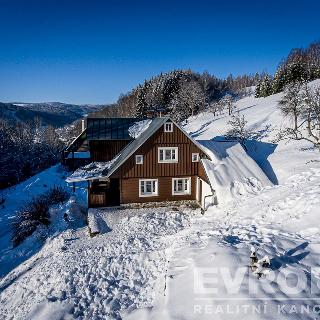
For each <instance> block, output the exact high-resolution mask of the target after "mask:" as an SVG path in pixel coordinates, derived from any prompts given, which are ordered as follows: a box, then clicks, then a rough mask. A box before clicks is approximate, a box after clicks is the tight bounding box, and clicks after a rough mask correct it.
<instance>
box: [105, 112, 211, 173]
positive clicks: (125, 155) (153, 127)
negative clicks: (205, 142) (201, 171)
mask: <svg viewBox="0 0 320 320" xmlns="http://www.w3.org/2000/svg"><path fill="white" fill-rule="evenodd" d="M167 121H171V122H173V123H174V124H175V125H176V126H177V128H178V129H180V130H181V131H182V132H183V133H184V134H185V135H186V136H187V137H188V138H189V139H190V140H191V141H192V142H193V143H194V144H195V145H196V146H197V147H198V148H199V149H200V150H201V151H202V152H203V153H204V154H205V155H207V157H208V158H209V159H210V155H209V154H208V152H207V151H206V149H205V148H203V147H202V145H201V144H200V143H198V142H197V141H196V140H194V139H193V138H192V137H191V136H190V135H189V134H188V133H187V132H186V131H184V130H183V129H182V128H181V127H180V126H179V125H178V124H177V123H175V122H174V121H172V120H171V118H170V117H162V118H155V119H154V120H152V122H151V123H150V125H149V126H148V128H147V129H146V130H145V131H144V132H143V133H141V135H140V136H139V137H138V138H136V139H135V140H133V141H132V142H131V143H129V144H128V145H127V146H126V147H125V148H124V149H123V150H122V151H121V152H120V154H118V155H117V157H118V158H117V160H116V161H115V162H113V164H112V166H111V167H110V168H108V169H107V170H105V171H104V172H103V174H105V176H106V177H110V176H111V175H112V174H113V173H114V172H115V171H116V170H117V169H119V168H120V167H121V165H122V164H123V163H124V162H125V161H126V160H127V159H129V158H130V156H132V155H133V154H134V153H135V152H136V151H137V150H138V149H139V147H140V146H142V145H143V144H144V143H145V142H146V141H147V140H148V139H149V138H150V137H151V136H152V135H153V134H154V133H155V132H156V131H157V130H158V129H160V128H161V126H162V125H164V124H165V122H167Z"/></svg>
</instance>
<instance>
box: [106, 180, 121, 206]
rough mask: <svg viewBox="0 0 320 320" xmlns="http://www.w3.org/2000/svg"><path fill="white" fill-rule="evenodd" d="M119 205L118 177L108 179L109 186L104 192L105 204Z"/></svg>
mask: <svg viewBox="0 0 320 320" xmlns="http://www.w3.org/2000/svg"><path fill="white" fill-rule="evenodd" d="M119 205H120V183H119V179H114V178H112V179H110V183H109V188H108V190H107V192H106V206H110V207H112V206H119Z"/></svg>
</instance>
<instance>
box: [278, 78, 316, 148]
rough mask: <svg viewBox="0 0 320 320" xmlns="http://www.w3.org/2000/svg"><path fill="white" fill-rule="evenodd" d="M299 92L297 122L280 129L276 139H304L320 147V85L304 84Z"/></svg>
mask: <svg viewBox="0 0 320 320" xmlns="http://www.w3.org/2000/svg"><path fill="white" fill-rule="evenodd" d="M300 94H301V99H300V102H299V105H298V108H299V113H298V116H297V124H295V125H294V127H293V128H291V127H288V128H285V129H284V130H280V132H279V134H278V137H277V139H276V140H277V141H279V140H305V141H309V142H311V143H312V144H313V145H314V146H315V147H317V148H318V149H320V87H315V88H309V87H308V86H307V84H305V85H304V87H303V90H302V91H301V93H300Z"/></svg>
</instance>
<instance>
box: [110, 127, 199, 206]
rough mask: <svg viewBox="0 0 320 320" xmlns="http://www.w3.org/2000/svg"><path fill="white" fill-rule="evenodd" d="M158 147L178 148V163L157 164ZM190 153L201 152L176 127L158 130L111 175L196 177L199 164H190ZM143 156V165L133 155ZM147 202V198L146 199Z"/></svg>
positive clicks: (126, 176) (128, 176) (129, 176)
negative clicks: (138, 163)
mask: <svg viewBox="0 0 320 320" xmlns="http://www.w3.org/2000/svg"><path fill="white" fill-rule="evenodd" d="M159 147H178V163H158V148H159ZM192 153H199V154H200V156H203V152H202V151H201V150H200V149H199V148H198V147H197V146H196V145H195V144H194V143H193V142H192V141H191V140H190V139H189V138H188V137H187V136H186V135H185V134H184V133H183V132H182V131H181V130H180V129H178V128H177V127H176V126H174V127H173V132H164V130H163V126H162V127H161V128H159V130H158V131H157V132H155V133H154V134H153V135H152V136H151V137H150V138H149V139H148V140H147V141H146V142H145V143H144V144H143V145H142V146H141V147H140V148H139V149H138V150H137V151H136V152H135V153H134V154H133V155H132V156H131V157H130V158H129V159H128V160H127V161H126V162H125V163H124V164H123V165H122V166H121V167H120V168H119V169H118V170H117V171H116V172H115V173H114V174H113V175H112V177H120V178H153V177H182V176H189V177H190V176H194V175H198V172H199V166H200V162H192ZM139 154H141V155H143V164H142V165H137V164H136V163H135V155H139ZM146 201H148V198H146Z"/></svg>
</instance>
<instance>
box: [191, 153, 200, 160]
mask: <svg viewBox="0 0 320 320" xmlns="http://www.w3.org/2000/svg"><path fill="white" fill-rule="evenodd" d="M192 162H199V153H193V154H192Z"/></svg>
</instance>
